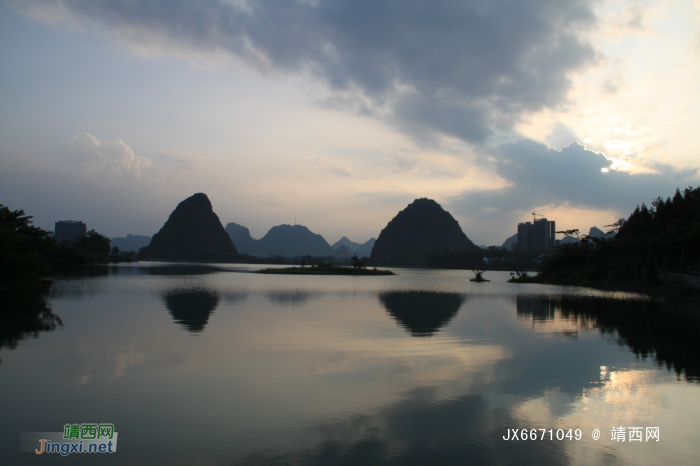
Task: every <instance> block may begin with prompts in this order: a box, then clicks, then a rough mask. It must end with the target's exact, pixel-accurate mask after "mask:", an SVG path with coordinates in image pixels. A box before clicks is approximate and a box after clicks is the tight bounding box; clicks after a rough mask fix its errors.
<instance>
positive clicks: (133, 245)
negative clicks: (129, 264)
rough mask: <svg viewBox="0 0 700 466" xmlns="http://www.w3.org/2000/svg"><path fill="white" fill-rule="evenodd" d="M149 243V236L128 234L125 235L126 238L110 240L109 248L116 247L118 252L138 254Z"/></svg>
mask: <svg viewBox="0 0 700 466" xmlns="http://www.w3.org/2000/svg"><path fill="white" fill-rule="evenodd" d="M150 242H151V237H150V236H142V235H132V234H131V233H129V234H128V235H126V237H124V238H121V237H116V238H112V243H111V244H110V246H112V247H115V246H116V247H118V248H119V250H120V251H136V252H138V250H139V249H141V248H143V247H146V246H148V244H149V243H150Z"/></svg>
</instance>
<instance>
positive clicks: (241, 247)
mask: <svg viewBox="0 0 700 466" xmlns="http://www.w3.org/2000/svg"><path fill="white" fill-rule="evenodd" d="M225 230H226V233H228V235H229V237H231V241H233V244H234V246H236V249H237V250H238V252H240V253H241V254H250V255H251V256H257V255H259V254H258V244H257V243H258V241H257V240H256V239H254V238H253V237H252V236H250V230H248V229H247V228H246V227H244V226H243V225H239V224H237V223H229V224H228V225H226V228H225Z"/></svg>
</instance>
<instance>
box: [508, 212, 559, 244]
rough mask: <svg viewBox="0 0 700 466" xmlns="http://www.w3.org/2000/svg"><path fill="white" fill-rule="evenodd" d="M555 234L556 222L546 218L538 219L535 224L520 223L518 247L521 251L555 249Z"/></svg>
mask: <svg viewBox="0 0 700 466" xmlns="http://www.w3.org/2000/svg"><path fill="white" fill-rule="evenodd" d="M555 232H556V227H555V222H553V221H552V222H550V221H549V220H547V219H546V218H541V219H536V220H535V221H534V222H524V223H518V242H517V243H516V244H517V246H516V247H517V249H519V250H521V251H527V250H531V249H535V250H544V249H551V248H553V247H554V241H555V240H554V237H555V236H556V234H555Z"/></svg>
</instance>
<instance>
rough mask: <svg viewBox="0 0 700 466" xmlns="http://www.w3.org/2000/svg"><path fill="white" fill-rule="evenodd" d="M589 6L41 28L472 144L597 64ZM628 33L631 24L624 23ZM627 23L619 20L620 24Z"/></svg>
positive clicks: (186, 8)
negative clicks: (315, 87)
mask: <svg viewBox="0 0 700 466" xmlns="http://www.w3.org/2000/svg"><path fill="white" fill-rule="evenodd" d="M595 3H596V2H595V1H594V0H572V1H567V2H561V1H557V0H542V1H535V0H532V1H517V0H492V1H489V2H483V1H482V0H433V1H430V2H426V1H424V0H336V1H323V0H318V1H274V0H271V1H257V2H248V1H238V2H224V1H217V0H201V1H197V2H191V1H185V0H167V1H166V0H150V1H143V2H133V1H127V0H112V1H102V2H90V1H83V0H51V1H46V0H42V1H41V2H39V1H30V2H21V3H13V5H14V7H15V8H17V9H18V10H20V11H24V12H25V13H26V14H28V15H31V16H32V17H35V18H41V19H42V20H44V21H48V22H56V21H73V22H75V21H77V22H78V23H80V24H84V25H86V26H98V27H103V28H106V29H107V30H109V31H111V33H112V34H113V35H114V36H115V37H116V38H117V39H118V40H120V41H121V42H122V43H124V44H125V45H126V46H128V47H130V48H131V49H132V50H138V51H140V53H145V54H147V55H148V54H159V53H165V54H171V55H172V54H174V55H176V56H177V55H178V54H180V55H182V54H184V55H185V56H189V55H192V54H195V55H196V54H199V55H201V56H215V57H219V56H221V55H222V54H224V55H226V56H228V57H232V58H235V59H236V60H237V61H239V62H242V63H246V64H248V65H249V66H252V67H255V68H257V69H258V70H260V71H262V72H264V73H280V74H301V75H305V76H310V77H312V79H314V80H316V81H317V82H320V83H323V85H324V86H325V88H327V89H328V91H329V93H330V98H331V99H330V100H333V98H336V100H337V101H339V102H340V101H343V102H345V103H346V104H347V103H348V100H349V101H351V102H354V104H355V105H354V106H353V105H350V106H348V107H349V108H354V110H355V111H357V112H360V113H364V114H370V115H373V116H375V117H376V118H380V119H384V120H386V121H387V122H388V123H390V124H392V125H394V126H395V127H397V128H400V129H401V130H402V131H404V132H405V133H406V134H409V135H411V136H413V137H415V138H417V139H419V140H428V141H429V140H431V138H434V137H435V136H440V135H449V136H452V137H457V138H460V139H462V140H465V141H469V142H472V143H483V142H485V141H487V140H488V138H489V137H490V136H491V135H492V134H493V132H494V130H506V131H508V130H511V129H512V127H513V125H514V124H515V123H517V122H519V121H521V120H522V119H523V117H524V116H526V115H527V114H529V113H532V112H537V111H540V110H542V109H545V108H555V107H556V106H558V105H560V104H562V103H564V102H565V101H566V98H567V92H568V90H569V88H570V86H571V83H570V76H571V74H572V73H574V72H576V71H577V70H579V69H581V68H582V67H584V66H586V65H587V64H590V63H591V62H593V61H595V60H596V59H597V56H598V53H597V51H596V50H595V48H594V47H593V46H592V45H591V44H589V43H588V42H587V41H586V40H585V39H584V38H583V35H582V33H587V32H588V31H590V30H592V29H593V27H594V26H595V25H596V21H597V20H596V16H595V13H594V11H593V7H594V5H595ZM630 18H631V19H630V21H632V22H634V18H635V17H634V15H632V16H631V17H630ZM628 22H629V21H628Z"/></svg>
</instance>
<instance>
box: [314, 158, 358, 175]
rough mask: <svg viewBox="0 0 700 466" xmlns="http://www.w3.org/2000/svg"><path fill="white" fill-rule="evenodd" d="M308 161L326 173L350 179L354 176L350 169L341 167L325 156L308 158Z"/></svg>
mask: <svg viewBox="0 0 700 466" xmlns="http://www.w3.org/2000/svg"><path fill="white" fill-rule="evenodd" d="M307 160H308V161H309V162H311V163H312V164H314V165H317V166H319V167H322V168H323V169H324V170H325V171H328V172H330V173H333V174H334V175H337V176H341V177H344V178H348V177H351V176H352V171H350V169H349V168H347V167H344V166H342V165H340V164H339V163H338V162H336V161H335V160H333V159H330V158H328V157H323V156H313V157H307Z"/></svg>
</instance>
